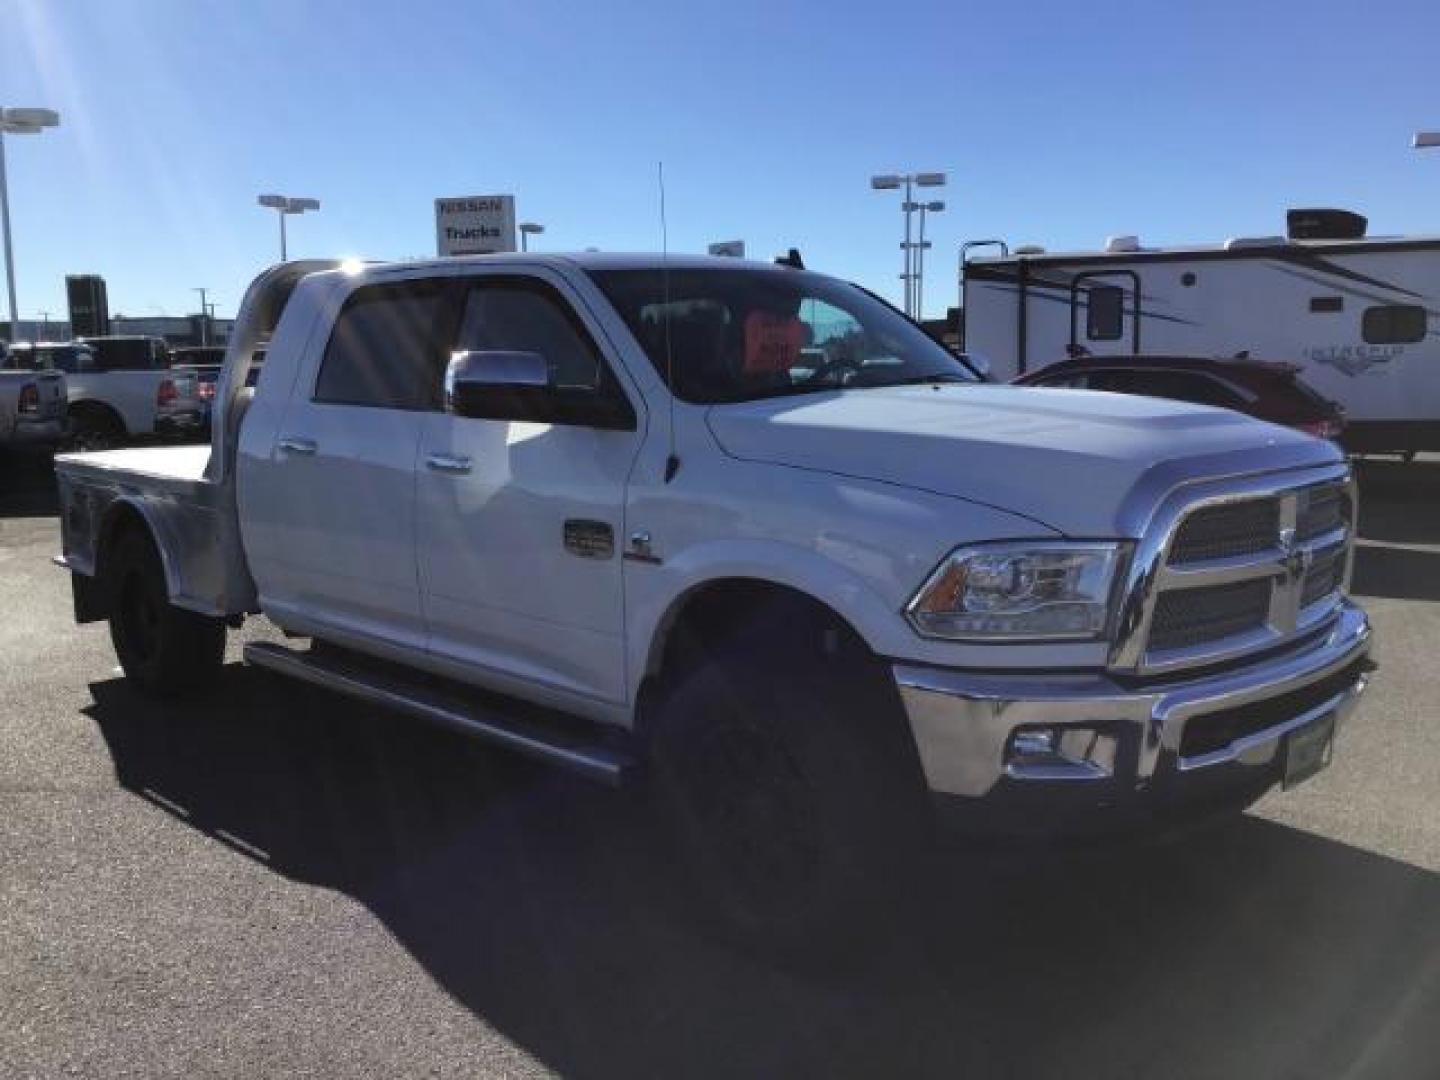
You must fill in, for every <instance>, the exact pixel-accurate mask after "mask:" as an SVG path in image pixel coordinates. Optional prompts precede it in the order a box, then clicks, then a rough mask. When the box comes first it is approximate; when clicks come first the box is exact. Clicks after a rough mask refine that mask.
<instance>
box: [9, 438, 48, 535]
mask: <svg viewBox="0 0 1440 1080" xmlns="http://www.w3.org/2000/svg"><path fill="white" fill-rule="evenodd" d="M59 513H60V497H59V492H58V491H57V490H56V487H55V471H54V467H53V465H52V463H51V460H50V455H49V454H48V453H44V452H40V451H34V450H23V451H17V450H0V518H20V517H56V516H58V515H59Z"/></svg>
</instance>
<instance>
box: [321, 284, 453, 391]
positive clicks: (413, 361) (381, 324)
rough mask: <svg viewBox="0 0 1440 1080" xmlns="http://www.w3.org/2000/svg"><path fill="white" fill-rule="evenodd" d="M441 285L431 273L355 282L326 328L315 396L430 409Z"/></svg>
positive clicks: (438, 364) (440, 331) (436, 379)
mask: <svg viewBox="0 0 1440 1080" xmlns="http://www.w3.org/2000/svg"><path fill="white" fill-rule="evenodd" d="M446 292H447V290H446V282H445V281H443V280H438V279H437V280H430V281H419V282H397V283H396V284H394V285H370V286H367V287H365V288H362V289H357V290H356V291H355V293H354V294H353V295H351V297H350V299H349V300H347V301H346V302H345V307H344V308H343V309H342V310H341V312H340V317H339V318H338V319H337V320H336V321H335V329H334V330H332V331H331V333H330V342H329V344H328V345H326V347H325V356H324V358H323V359H322V360H321V362H320V375H319V377H318V378H317V379H316V381H315V400H316V401H319V402H325V403H328V404H332V405H368V406H374V407H378V408H389V409H438V408H439V407H440V372H441V370H442V368H443V363H442V361H441V341H442V340H443V337H444V331H445V327H444V326H443V325H442V321H443V319H444V317H445V309H446Z"/></svg>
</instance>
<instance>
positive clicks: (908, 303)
mask: <svg viewBox="0 0 1440 1080" xmlns="http://www.w3.org/2000/svg"><path fill="white" fill-rule="evenodd" d="M870 186H871V187H872V188H874V189H875V190H876V191H894V190H896V189H897V188H902V187H903V188H904V189H905V201H904V202H902V203H901V204H900V209H901V210H903V211H904V212H905V239H904V241H903V242H902V243H901V244H900V247H901V250H903V251H904V252H905V260H904V265H905V269H904V272H903V273H901V275H900V279H901V280H902V281H903V282H904V283H905V304H904V307H905V314H906V315H909V316H911V317H912V318H913V317H914V315H915V310H916V307H917V305H916V302H915V294H916V289H915V271H914V266H915V260H914V254H913V252H914V250H915V245H914V244H913V243H912V242H911V240H910V215H911V214H912V213H913V212H914V211H916V210H918V209H920V204H919V203H917V202H916V201H915V200H914V197H913V193H914V188H917V187H944V186H945V174H944V173H943V172H928V173H906V174H905V175H903V176H899V175H896V174H894V173H886V174H884V175H881V176H872V177H871V178H870Z"/></svg>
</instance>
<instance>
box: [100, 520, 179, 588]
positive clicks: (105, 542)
mask: <svg viewBox="0 0 1440 1080" xmlns="http://www.w3.org/2000/svg"><path fill="white" fill-rule="evenodd" d="M136 518H138V519H139V526H140V528H142V529H144V530H145V531H146V532H147V533H148V534H149V539H150V543H151V544H153V545H154V546H155V550H156V552H157V553H158V554H159V556H160V566H161V568H162V569H163V570H164V572H165V591H166V593H167V594H168V596H169V600H170V602H171V603H172V604H173V603H174V602H175V599H176V597H178V596H180V595H181V594H182V586H183V585H184V579H183V578H182V576H181V574H180V568H179V567H177V566H176V565H175V561H174V558H173V557H172V556H171V554H170V546H169V545H168V544H166V543H165V539H166V536H167V532H166V529H165V527H164V523H163V520H162V519H161V518H160V516H159V515H158V514H157V513H156V512H155V511H154V510H153V509H152V508H151V507H150V506H149V505H148V504H146V503H145V502H144V501H143V500H141V499H136V498H132V497H130V496H127V495H121V496H118V497H117V498H116V499H114V500H113V501H112V502H111V503H110V505H109V506H107V507H106V508H105V513H104V515H103V516H102V517H101V519H100V527H99V529H98V530H97V532H96V536H95V541H96V543H95V580H96V581H98V582H104V580H105V575H106V573H107V571H108V569H109V566H108V563H109V559H110V552H111V549H112V548H113V547H114V544H115V540H116V538H117V537H118V536H119V535H120V533H121V531H122V530H123V529H124V528H125V526H126V523H127V522H129V521H132V520H133V519H136Z"/></svg>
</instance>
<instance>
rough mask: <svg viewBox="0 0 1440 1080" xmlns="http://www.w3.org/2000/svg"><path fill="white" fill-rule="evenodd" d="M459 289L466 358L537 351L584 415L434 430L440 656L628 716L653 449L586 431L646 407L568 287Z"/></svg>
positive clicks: (628, 436) (431, 453)
mask: <svg viewBox="0 0 1440 1080" xmlns="http://www.w3.org/2000/svg"><path fill="white" fill-rule="evenodd" d="M461 288H462V295H461V296H460V302H461V310H462V314H461V318H460V325H459V329H458V331H457V334H456V340H455V343H454V348H455V350H456V351H469V352H485V351H512V352H513V351H519V352H532V353H539V354H541V355H542V356H544V357H545V359H546V361H547V362H548V366H549V370H550V382H551V385H552V386H553V387H555V388H557V389H560V390H563V392H564V393H565V394H566V401H567V403H568V405H574V404H575V403H576V401H577V400H578V401H579V402H580V405H581V407H580V408H578V409H575V408H569V407H567V409H566V419H565V420H564V421H563V422H549V423H538V422H534V421H531V420H527V419H521V418H517V419H484V420H482V419H474V418H467V417H461V416H456V415H453V414H451V413H445V412H442V413H436V414H433V415H430V416H428V417H427V418H426V422H425V428H424V432H423V434H422V436H421V446H420V457H419V469H418V473H417V480H416V495H417V514H418V519H417V520H418V523H419V533H418V541H419V542H418V553H419V554H418V558H419V572H420V586H421V591H422V596H423V602H424V608H425V616H426V622H427V624H428V626H429V635H430V638H429V640H430V651H431V653H432V656H433V658H434V659H435V660H437V661H439V662H441V663H442V664H443V665H445V666H446V667H447V668H449V669H450V670H452V671H453V672H454V673H456V674H458V675H461V676H462V677H463V676H466V675H475V676H477V677H482V678H488V679H489V681H491V682H492V683H499V684H501V685H504V684H505V683H506V682H507V681H513V685H514V686H515V688H516V689H520V690H522V691H523V690H525V689H527V688H530V689H540V690H542V691H545V692H547V693H554V694H556V695H559V696H561V697H564V696H567V695H568V696H579V697H580V698H584V699H590V700H596V701H600V702H606V703H619V702H623V701H624V700H625V697H626V690H625V650H624V644H625V643H624V599H623V595H622V578H621V561H620V560H621V554H622V551H623V537H624V524H625V523H624V496H625V485H626V480H627V478H628V476H629V473H630V467H631V464H632V462H633V461H634V459H635V456H636V453H637V450H638V448H639V444H640V436H639V432H638V430H637V428H638V425H637V424H633V423H630V424H629V430H615V428H614V425H613V423H612V424H610V425H608V426H605V427H601V426H591V425H589V424H587V423H586V413H585V408H584V404H585V402H586V401H587V400H589V396H590V395H594V398H595V399H596V400H598V399H600V398H602V397H605V398H607V399H609V400H613V399H614V396H615V395H620V397H621V399H622V400H623V401H624V402H625V405H624V411H625V413H626V415H627V416H633V415H635V412H634V409H635V407H634V404H633V400H635V399H634V396H633V395H627V394H626V392H625V390H623V389H622V387H621V385H620V382H619V380H618V379H617V378H616V374H615V373H616V371H617V370H618V369H617V368H616V367H615V366H614V365H613V363H612V362H611V360H610V359H609V358H607V356H606V354H605V351H604V349H602V347H601V345H600V342H601V341H602V340H603V336H602V335H601V334H600V333H599V332H598V328H597V327H595V326H594V325H593V324H592V323H591V322H590V321H588V319H587V317H586V316H584V315H583V314H582V310H581V308H580V307H579V306H578V305H577V304H576V302H575V298H574V297H573V296H572V295H571V294H570V292H569V290H568V286H566V284H565V282H564V281H563V279H561V278H558V277H555V278H550V277H548V276H546V277H541V276H539V275H535V276H531V275H517V274H514V273H505V274H499V273H497V274H493V275H489V276H478V277H475V278H470V279H467V280H466V281H465V282H464V284H463V285H462V286H461ZM608 415H609V416H610V417H611V418H612V420H613V416H614V410H611V411H610V412H609V413H608ZM626 423H628V421H626ZM497 677H498V678H497Z"/></svg>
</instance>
